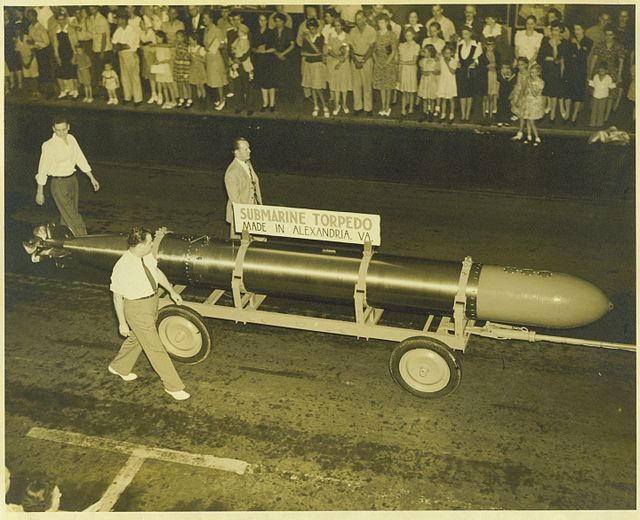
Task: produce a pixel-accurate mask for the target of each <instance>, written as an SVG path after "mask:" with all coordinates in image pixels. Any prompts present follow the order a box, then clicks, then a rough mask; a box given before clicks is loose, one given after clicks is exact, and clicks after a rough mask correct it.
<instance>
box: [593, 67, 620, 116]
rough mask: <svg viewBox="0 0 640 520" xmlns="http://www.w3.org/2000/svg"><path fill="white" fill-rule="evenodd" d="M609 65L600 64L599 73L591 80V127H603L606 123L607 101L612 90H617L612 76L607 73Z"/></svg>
mask: <svg viewBox="0 0 640 520" xmlns="http://www.w3.org/2000/svg"><path fill="white" fill-rule="evenodd" d="M607 68H608V67H607V63H606V62H602V63H599V64H598V72H597V73H596V75H595V76H593V79H590V80H589V86H590V87H591V88H592V89H593V92H592V93H591V120H590V121H589V126H602V125H604V123H605V121H606V119H605V118H606V111H607V100H608V99H609V94H610V92H611V90H613V89H615V88H616V84H615V83H614V81H613V79H612V78H611V76H610V75H609V74H608V73H607Z"/></svg>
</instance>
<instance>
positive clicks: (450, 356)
mask: <svg viewBox="0 0 640 520" xmlns="http://www.w3.org/2000/svg"><path fill="white" fill-rule="evenodd" d="M389 370H390V371H391V377H393V379H394V381H395V382H396V383H398V384H399V385H400V386H401V387H402V388H404V389H405V390H406V391H407V392H409V393H411V394H413V395H415V396H417V397H422V398H426V399H435V398H437V397H444V396H445V395H448V394H450V393H452V392H453V391H454V390H455V389H456V388H458V385H459V384H460V379H461V378H462V369H461V367H460V364H459V363H458V360H457V359H456V357H455V355H454V353H453V351H452V350H451V349H450V348H449V347H447V346H446V345H445V344H444V343H442V342H440V341H438V340H435V339H432V338H426V337H422V336H416V337H413V338H408V339H405V340H404V341H403V342H401V343H400V344H399V345H398V346H397V347H396V348H395V349H394V350H393V352H392V353H391V357H390V358H389Z"/></svg>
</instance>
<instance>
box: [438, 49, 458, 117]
mask: <svg viewBox="0 0 640 520" xmlns="http://www.w3.org/2000/svg"><path fill="white" fill-rule="evenodd" d="M459 68H460V63H458V60H457V59H456V58H455V56H454V48H453V47H452V46H451V45H449V44H446V45H445V46H444V47H443V48H442V56H441V57H440V78H439V79H438V97H439V98H440V121H441V122H444V121H445V119H446V117H447V101H448V102H449V123H452V122H453V120H454V119H455V117H456V116H455V111H456V104H455V98H456V96H457V95H458V84H457V82H456V70H458V69H459Z"/></svg>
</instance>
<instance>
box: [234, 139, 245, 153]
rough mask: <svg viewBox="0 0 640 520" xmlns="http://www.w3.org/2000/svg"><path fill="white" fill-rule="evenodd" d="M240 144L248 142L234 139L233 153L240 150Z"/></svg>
mask: <svg viewBox="0 0 640 520" xmlns="http://www.w3.org/2000/svg"><path fill="white" fill-rule="evenodd" d="M240 143H247V144H248V143H249V141H247V139H245V138H244V137H236V138H235V139H234V140H233V151H234V152H235V151H236V150H237V149H238V148H240Z"/></svg>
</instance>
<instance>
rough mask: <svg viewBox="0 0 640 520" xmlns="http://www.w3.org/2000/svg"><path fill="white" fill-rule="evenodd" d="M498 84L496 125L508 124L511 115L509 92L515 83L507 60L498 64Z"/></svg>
mask: <svg viewBox="0 0 640 520" xmlns="http://www.w3.org/2000/svg"><path fill="white" fill-rule="evenodd" d="M498 84H499V90H498V126H508V125H509V119H510V117H511V93H512V92H513V88H514V86H515V84H516V75H515V74H514V73H513V69H512V68H511V65H510V64H509V63H508V62H504V63H503V64H502V65H501V66H500V74H498Z"/></svg>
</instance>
